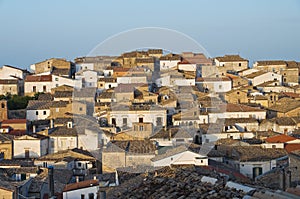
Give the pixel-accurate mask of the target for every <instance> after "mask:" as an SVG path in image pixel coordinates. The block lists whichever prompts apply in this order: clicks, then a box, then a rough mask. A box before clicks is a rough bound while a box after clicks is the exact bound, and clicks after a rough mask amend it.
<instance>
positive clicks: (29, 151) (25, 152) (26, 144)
mask: <svg viewBox="0 0 300 199" xmlns="http://www.w3.org/2000/svg"><path fill="white" fill-rule="evenodd" d="M13 145H14V158H38V157H41V156H44V155H46V154H48V148H49V146H48V137H47V136H43V135H38V134H33V135H23V136H20V137H16V138H15V139H14V142H13Z"/></svg>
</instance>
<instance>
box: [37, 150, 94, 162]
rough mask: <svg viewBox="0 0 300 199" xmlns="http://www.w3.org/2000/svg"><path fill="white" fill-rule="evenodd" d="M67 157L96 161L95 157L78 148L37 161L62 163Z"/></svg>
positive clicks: (46, 156)
mask: <svg viewBox="0 0 300 199" xmlns="http://www.w3.org/2000/svg"><path fill="white" fill-rule="evenodd" d="M66 157H71V158H74V159H76V160H95V158H94V156H93V155H92V154H91V153H90V152H89V151H86V150H82V149H78V148H75V149H68V150H63V151H59V152H56V153H52V154H48V155H45V156H42V157H40V158H38V159H37V160H38V161H46V160H51V161H53V160H55V161H62V160H64V158H66Z"/></svg>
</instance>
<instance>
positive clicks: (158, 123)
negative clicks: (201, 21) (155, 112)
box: [156, 117, 163, 126]
mask: <svg viewBox="0 0 300 199" xmlns="http://www.w3.org/2000/svg"><path fill="white" fill-rule="evenodd" d="M156 125H157V126H162V125H163V124H162V117H157V118H156Z"/></svg>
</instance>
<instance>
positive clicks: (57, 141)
mask: <svg viewBox="0 0 300 199" xmlns="http://www.w3.org/2000/svg"><path fill="white" fill-rule="evenodd" d="M52 146H54V147H52ZM50 147H51V148H50V153H56V152H58V151H62V150H66V149H73V148H78V141H77V137H75V136H73V137H71V136H65V137H64V136H59V137H56V136H50Z"/></svg>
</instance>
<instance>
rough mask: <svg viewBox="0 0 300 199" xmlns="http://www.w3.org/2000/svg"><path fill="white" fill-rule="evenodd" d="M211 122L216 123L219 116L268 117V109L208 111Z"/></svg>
mask: <svg viewBox="0 0 300 199" xmlns="http://www.w3.org/2000/svg"><path fill="white" fill-rule="evenodd" d="M208 117H209V122H210V123H216V121H217V119H218V118H250V117H252V118H256V119H266V111H263V110H262V111H254V112H224V113H208Z"/></svg>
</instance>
